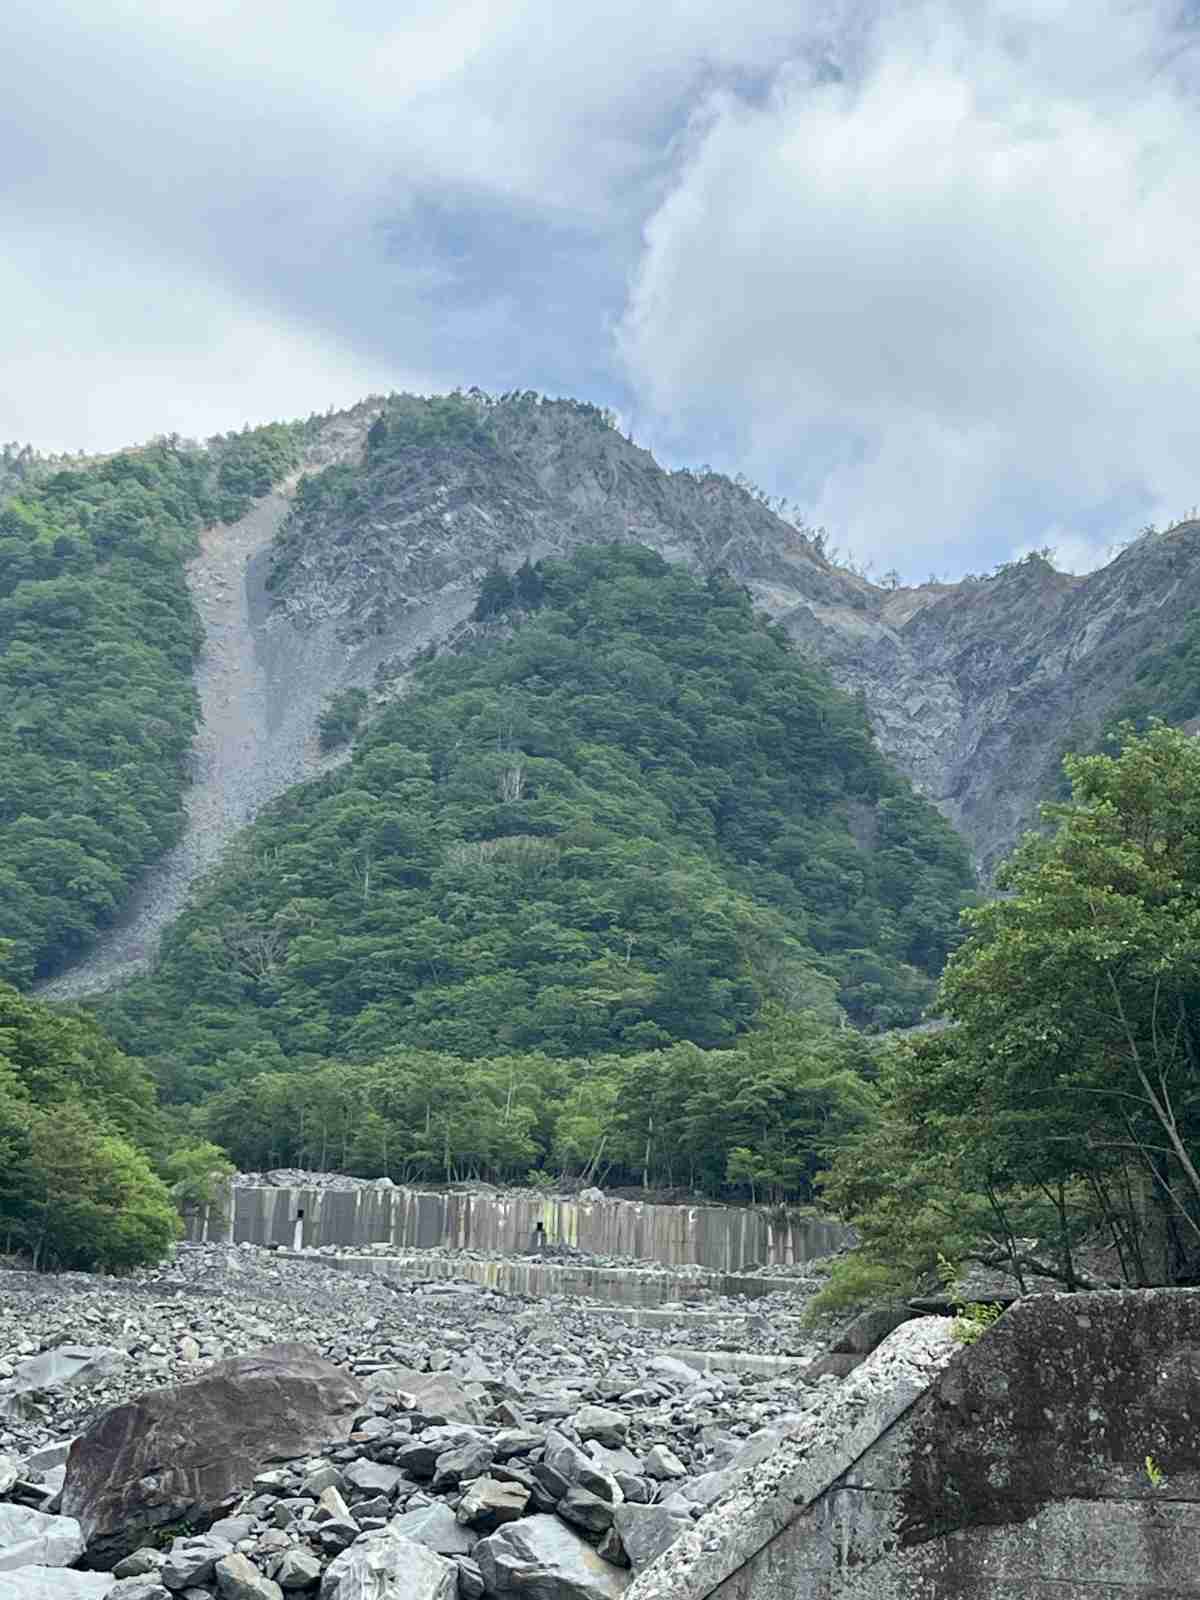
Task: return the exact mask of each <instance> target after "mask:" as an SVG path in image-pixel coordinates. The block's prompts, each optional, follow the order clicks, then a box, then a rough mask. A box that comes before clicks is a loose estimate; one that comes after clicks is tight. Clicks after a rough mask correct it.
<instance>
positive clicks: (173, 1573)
mask: <svg viewBox="0 0 1200 1600" xmlns="http://www.w3.org/2000/svg"><path fill="white" fill-rule="evenodd" d="M232 1550H233V1546H232V1545H231V1544H230V1542H229V1540H228V1539H215V1538H213V1536H212V1534H210V1533H201V1534H198V1535H197V1536H196V1537H195V1538H194V1539H176V1540H175V1542H174V1543H173V1544H172V1546H171V1548H170V1549H169V1550H168V1551H167V1559H166V1560H165V1561H164V1562H163V1564H162V1569H161V1571H160V1573H159V1576H160V1578H161V1580H162V1584H163V1587H164V1588H166V1589H188V1588H190V1587H191V1586H192V1585H193V1584H197V1583H207V1582H208V1580H209V1579H210V1578H211V1577H212V1575H213V1569H214V1567H215V1566H216V1564H217V1562H218V1561H219V1560H220V1559H221V1557H222V1556H227V1555H229V1554H231V1553H232Z"/></svg>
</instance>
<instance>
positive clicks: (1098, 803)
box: [831, 724, 1200, 1286]
mask: <svg viewBox="0 0 1200 1600" xmlns="http://www.w3.org/2000/svg"><path fill="white" fill-rule="evenodd" d="M1124 741H1125V742H1124V745H1123V748H1122V749H1121V751H1120V752H1119V754H1117V755H1115V756H1110V755H1093V756H1087V757H1075V758H1071V759H1069V760H1068V763H1067V767H1068V772H1069V775H1070V778H1071V781H1072V785H1073V798H1072V801H1071V802H1070V804H1067V805H1061V806H1052V807H1048V808H1047V812H1048V816H1049V820H1050V821H1051V822H1052V823H1053V824H1054V825H1055V832H1054V833H1053V835H1052V836H1050V837H1043V836H1041V835H1033V836H1030V838H1029V839H1028V840H1027V841H1026V843H1025V844H1024V845H1022V846H1021V847H1020V848H1019V849H1018V851H1017V852H1016V854H1015V856H1014V858H1013V860H1012V862H1011V863H1010V864H1009V866H1008V867H1007V869H1006V870H1005V872H1004V874H1003V875H1002V877H1001V880H1000V886H1001V888H1002V890H1004V891H1005V892H1004V893H1003V894H1002V895H1001V896H1000V897H999V898H997V899H995V900H993V901H991V902H990V903H989V904H987V905H986V906H983V907H981V908H980V909H978V910H976V911H974V912H972V913H970V914H969V917H968V937H967V939H966V941H965V943H964V944H963V946H962V947H961V949H960V950H959V951H957V952H956V953H955V955H954V956H953V957H952V958H951V960H950V962H949V965H948V967H947V969H946V973H945V976H944V978H943V981H942V986H941V999H942V1002H943V1004H944V1006H945V1010H946V1013H947V1015H948V1016H949V1018H951V1019H952V1020H953V1022H954V1023H955V1026H954V1027H953V1028H952V1029H951V1030H950V1031H948V1032H946V1033H944V1034H940V1035H937V1036H934V1037H932V1038H928V1039H924V1040H919V1041H918V1042H917V1043H915V1044H912V1045H907V1046H902V1047H900V1048H899V1049H897V1050H895V1051H893V1052H892V1053H891V1055H890V1057H889V1058H888V1059H887V1060H886V1062H885V1065H884V1069H883V1073H882V1077H881V1106H880V1117H881V1119H882V1122H881V1126H878V1127H876V1128H875V1130H874V1131H873V1133H872V1134H871V1135H869V1136H868V1137H865V1138H863V1139H862V1140H861V1141H859V1143H858V1144H857V1146H854V1145H852V1146H851V1147H850V1148H848V1149H847V1150H846V1151H845V1152H844V1153H843V1155H842V1156H841V1157H840V1158H839V1160H838V1162H837V1163H836V1166H835V1173H834V1178H833V1180H832V1183H831V1193H832V1194H833V1196H834V1197H835V1198H836V1199H837V1200H838V1201H839V1203H840V1204H841V1205H842V1206H843V1208H844V1209H845V1210H846V1211H847V1212H848V1213H849V1214H852V1215H854V1216H856V1217H857V1218H858V1220H859V1222H860V1225H861V1226H862V1227H863V1229H864V1232H865V1234H866V1237H867V1239H868V1242H869V1244H870V1245H871V1247H872V1249H873V1250H874V1252H875V1254H876V1256H877V1258H878V1259H880V1260H886V1261H890V1262H891V1263H893V1264H907V1265H908V1266H910V1267H916V1266H918V1265H921V1264H924V1265H929V1264H930V1261H931V1257H932V1256H933V1255H934V1254H935V1253H936V1250H937V1249H938V1248H941V1249H946V1248H947V1244H948V1242H950V1241H953V1243H954V1245H955V1246H956V1247H957V1248H958V1249H960V1250H964V1251H969V1250H972V1249H974V1250H977V1251H979V1250H982V1251H983V1252H984V1254H985V1255H991V1256H993V1257H998V1256H1003V1255H1004V1254H1005V1253H1006V1252H1009V1253H1013V1254H1019V1251H1018V1250H1017V1248H1016V1246H1015V1241H1016V1240H1018V1239H1019V1238H1021V1237H1022V1236H1029V1235H1031V1234H1032V1235H1040V1236H1041V1237H1042V1238H1043V1239H1045V1240H1049V1241H1051V1248H1052V1250H1053V1260H1054V1263H1055V1268H1054V1269H1055V1270H1056V1271H1058V1272H1059V1273H1060V1274H1061V1276H1062V1278H1063V1280H1064V1281H1065V1282H1066V1283H1067V1284H1069V1285H1071V1286H1074V1284H1075V1283H1076V1282H1078V1281H1079V1279H1080V1276H1081V1274H1080V1273H1079V1271H1078V1269H1077V1266H1076V1263H1075V1252H1076V1248H1077V1246H1078V1244H1079V1242H1080V1240H1081V1239H1082V1238H1085V1237H1094V1236H1095V1235H1096V1234H1097V1232H1098V1231H1101V1232H1103V1233H1105V1234H1107V1236H1108V1237H1109V1239H1110V1241H1111V1246H1112V1251H1113V1255H1114V1260H1115V1263H1116V1268H1115V1269H1114V1270H1116V1269H1118V1268H1119V1272H1120V1274H1121V1275H1123V1276H1124V1277H1126V1278H1127V1279H1128V1280H1130V1281H1133V1282H1146V1281H1149V1282H1161V1281H1178V1280H1180V1279H1190V1278H1191V1277H1192V1276H1193V1275H1194V1270H1195V1268H1194V1264H1195V1263H1196V1262H1197V1261H1198V1260H1200V1171H1198V1170H1197V1156H1196V1153H1195V1152H1196V1150H1197V1140H1198V1139H1200V743H1197V741H1196V740H1195V739H1193V738H1191V737H1189V736H1188V735H1186V734H1183V733H1181V732H1178V731H1176V730H1173V729H1170V728H1167V727H1166V726H1164V725H1162V724H1157V725H1155V726H1153V727H1152V728H1151V729H1150V730H1149V731H1148V732H1147V733H1145V734H1143V735H1136V734H1134V733H1133V730H1132V729H1131V728H1129V727H1127V728H1126V729H1125V733H1124ZM922 1258H923V1259H922Z"/></svg>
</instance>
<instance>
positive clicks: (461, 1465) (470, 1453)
mask: <svg viewBox="0 0 1200 1600" xmlns="http://www.w3.org/2000/svg"><path fill="white" fill-rule="evenodd" d="M493 1453H494V1452H493V1450H492V1447H491V1445H490V1444H487V1443H485V1441H484V1440H482V1439H472V1440H471V1442H470V1443H469V1444H464V1445H460V1446H459V1448H458V1449H457V1450H446V1451H444V1452H443V1453H442V1454H441V1455H440V1456H439V1457H438V1458H437V1460H436V1462H435V1463H434V1467H433V1487H434V1488H435V1489H453V1488H454V1487H455V1485H456V1484H460V1483H462V1482H463V1481H464V1480H465V1479H470V1478H478V1477H479V1476H480V1475H481V1474H482V1473H484V1472H486V1471H487V1469H488V1468H489V1467H490V1466H491V1464H492V1456H493Z"/></svg>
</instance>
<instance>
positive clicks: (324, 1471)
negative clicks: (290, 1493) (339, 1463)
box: [300, 1461, 342, 1497]
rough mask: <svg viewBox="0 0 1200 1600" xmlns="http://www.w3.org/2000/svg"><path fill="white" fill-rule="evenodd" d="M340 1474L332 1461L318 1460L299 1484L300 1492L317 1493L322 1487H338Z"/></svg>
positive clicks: (340, 1485) (340, 1484)
mask: <svg viewBox="0 0 1200 1600" xmlns="http://www.w3.org/2000/svg"><path fill="white" fill-rule="evenodd" d="M341 1487H342V1475H341V1473H340V1472H339V1471H338V1469H337V1468H336V1467H335V1466H334V1464H333V1462H332V1461H318V1462H317V1464H316V1465H315V1466H314V1467H312V1468H311V1469H310V1470H309V1471H308V1472H306V1473H305V1474H304V1478H303V1479H302V1481H301V1484H300V1493H301V1494H311V1495H313V1496H314V1497H315V1496H317V1495H319V1494H320V1493H321V1491H322V1490H323V1489H340V1488H341Z"/></svg>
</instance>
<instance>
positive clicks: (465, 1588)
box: [454, 1556, 486, 1600]
mask: <svg viewBox="0 0 1200 1600" xmlns="http://www.w3.org/2000/svg"><path fill="white" fill-rule="evenodd" d="M454 1565H455V1566H456V1567H457V1568H458V1600H483V1597H484V1594H485V1592H486V1591H485V1590H484V1587H483V1573H482V1572H480V1570H479V1566H478V1563H476V1562H474V1561H472V1560H471V1558H470V1557H469V1556H458V1557H457V1558H456V1560H455V1563H454Z"/></svg>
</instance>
